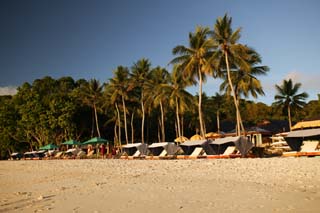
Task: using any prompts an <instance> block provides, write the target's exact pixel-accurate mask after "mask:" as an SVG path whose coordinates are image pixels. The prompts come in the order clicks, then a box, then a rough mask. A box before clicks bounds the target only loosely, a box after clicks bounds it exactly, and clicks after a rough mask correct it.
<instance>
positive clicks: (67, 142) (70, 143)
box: [62, 140, 81, 145]
mask: <svg viewBox="0 0 320 213" xmlns="http://www.w3.org/2000/svg"><path fill="white" fill-rule="evenodd" d="M62 144H63V145H81V143H80V142H78V141H75V140H69V141H65V142H63V143H62Z"/></svg>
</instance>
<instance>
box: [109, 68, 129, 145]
mask: <svg viewBox="0 0 320 213" xmlns="http://www.w3.org/2000/svg"><path fill="white" fill-rule="evenodd" d="M113 74H114V77H113V78H111V79H110V86H111V87H113V90H112V91H113V94H112V97H111V101H112V102H116V100H117V99H118V98H119V97H120V99H121V102H122V108H123V120H124V132H125V137H126V143H127V144H128V141H129V140H128V130H127V116H126V111H127V109H126V103H125V101H126V100H127V99H128V77H129V69H128V68H127V67H123V66H118V67H117V69H116V70H114V71H113ZM116 106H117V105H116Z"/></svg>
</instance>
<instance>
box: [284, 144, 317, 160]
mask: <svg viewBox="0 0 320 213" xmlns="http://www.w3.org/2000/svg"><path fill="white" fill-rule="evenodd" d="M318 144H319V141H303V145H302V146H301V149H300V151H299V152H297V151H291V152H284V153H283V154H282V156H283V157H301V156H309V157H312V156H320V151H319V150H317V147H318Z"/></svg>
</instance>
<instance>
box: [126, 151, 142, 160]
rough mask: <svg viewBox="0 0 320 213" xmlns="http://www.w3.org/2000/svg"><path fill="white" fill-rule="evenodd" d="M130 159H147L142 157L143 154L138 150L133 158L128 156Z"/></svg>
mask: <svg viewBox="0 0 320 213" xmlns="http://www.w3.org/2000/svg"><path fill="white" fill-rule="evenodd" d="M128 159H130V160H132V159H145V156H144V155H141V152H140V151H139V150H137V151H136V152H135V153H134V154H133V155H132V156H128Z"/></svg>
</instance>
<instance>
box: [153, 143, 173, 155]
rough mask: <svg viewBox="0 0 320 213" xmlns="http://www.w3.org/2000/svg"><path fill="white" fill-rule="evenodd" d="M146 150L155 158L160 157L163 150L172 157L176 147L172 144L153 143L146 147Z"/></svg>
mask: <svg viewBox="0 0 320 213" xmlns="http://www.w3.org/2000/svg"><path fill="white" fill-rule="evenodd" d="M148 149H149V150H150V152H151V153H152V154H153V155H155V156H157V155H160V153H161V152H162V151H163V150H166V151H167V153H168V155H174V154H176V152H177V151H178V146H177V145H176V144H175V143H172V142H162V143H153V144H151V145H149V146H148Z"/></svg>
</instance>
